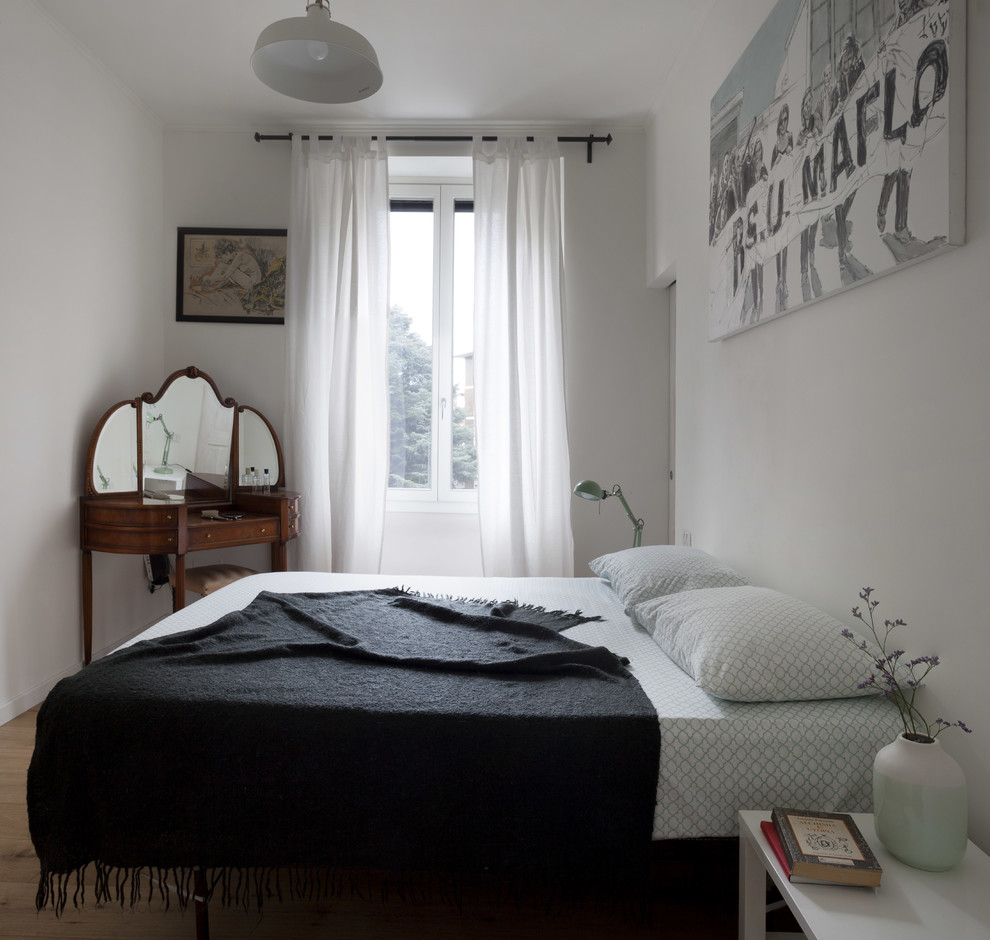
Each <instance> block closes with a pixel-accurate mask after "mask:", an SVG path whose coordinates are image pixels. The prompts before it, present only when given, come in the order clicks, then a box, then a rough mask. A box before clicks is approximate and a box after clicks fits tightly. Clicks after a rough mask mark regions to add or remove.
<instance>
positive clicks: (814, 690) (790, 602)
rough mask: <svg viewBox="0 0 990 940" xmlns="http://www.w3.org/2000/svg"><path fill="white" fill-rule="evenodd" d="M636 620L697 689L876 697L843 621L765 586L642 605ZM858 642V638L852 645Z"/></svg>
mask: <svg viewBox="0 0 990 940" xmlns="http://www.w3.org/2000/svg"><path fill="white" fill-rule="evenodd" d="M633 617H634V619H635V620H636V621H638V622H639V623H640V624H641V625H642V626H643V627H645V628H646V630H648V631H649V632H650V633H651V634H652V636H653V638H654V639H655V640H656V641H657V643H658V644H659V646H660V648H661V649H662V650H663V651H664V652H665V653H666V654H667V655H668V656H669V657H670V658H671V659H672V660H673V661H674V662H675V663H676V664H677V665H678V666H680V667H681V669H683V670H684V671H685V672H686V673H688V675H690V676H691V677H692V678H693V679H694V680H695V684H696V685H698V686H699V687H700V688H702V689H704V690H705V691H706V692H708V693H710V694H711V695H715V696H717V697H718V698H723V699H729V700H731V701H735V702H791V701H801V700H808V699H826V698H854V697H855V696H858V695H873V694H875V692H876V690H875V689H869V688H868V689H858V688H857V685H858V684H859V683H860V682H862V681H863V680H864V679H867V678H869V673H870V662H869V658H868V657H867V656H865V654H864V653H863V652H862V651H861V650H858V649H857V648H856V646H855V644H854V643H851V642H850V641H849V640H848V639H846V638H845V637H843V636H842V635H841V633H842V630H843V629H845V624H842V623H840V622H839V621H838V620H836V619H834V618H833V617H830V616H829V615H828V614H826V613H824V612H823V611H820V610H818V609H817V608H815V607H812V606H811V605H810V604H806V603H804V602H803V601H799V600H797V599H795V598H793V597H788V596H787V595H786V594H779V593H778V592H776V591H772V590H770V589H769V588H762V587H733V588H716V589H714V590H700V591H688V592H686V593H683V594H673V595H670V596H669V597H658V598H654V599H652V600H648V601H644V602H643V603H641V604H639V605H638V606H637V607H636V608H635V609H634V611H633ZM860 639H861V638H860V637H858V636H857V642H858V641H859V640H860Z"/></svg>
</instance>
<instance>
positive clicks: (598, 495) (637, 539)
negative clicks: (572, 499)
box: [574, 480, 644, 548]
mask: <svg viewBox="0 0 990 940" xmlns="http://www.w3.org/2000/svg"><path fill="white" fill-rule="evenodd" d="M574 495H575V496H580V497H581V499H593V500H595V501H596V502H597V501H598V500H602V499H608V498H609V496H618V497H619V502H620V503H622V508H623V509H624V510H625V511H626V515H627V516H628V517H629V520H630V521H631V522H632V524H633V529H634V531H633V548H639V546H640V545H641V544H642V541H643V525H644V523H643V520H642V519H637V518H636V517H635V516H634V515H633V514H632V510H631V509H630V508H629V503H627V502H626V498H625V496H623V495H622V487H621V486H619V484H618V483H616V484H615V486H613V487H612V491H611V492H609V491H608V490H603V489H602V488H601V487H600V486H599V485H598V484H597V483H596V482H595V481H594V480H582V481H581V482H580V483H578V485H577V486H575V487H574Z"/></svg>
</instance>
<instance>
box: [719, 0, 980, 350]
mask: <svg viewBox="0 0 990 940" xmlns="http://www.w3.org/2000/svg"><path fill="white" fill-rule="evenodd" d="M965 46H966V37H965V0H865V2H864V0H858V2H856V3H850V2H848V0H780V2H779V3H778V4H777V5H776V7H774V9H773V11H772V12H771V14H770V16H769V17H767V19H766V21H765V22H764V23H763V25H762V26H761V27H760V29H759V31H758V32H757V34H756V35H755V37H754V38H753V40H752V42H751V43H750V45H749V46H748V47H747V49H746V51H745V53H744V54H743V55H742V57H741V58H740V59H739V61H738V62H737V63H736V65H735V67H734V68H733V69H732V71H731V72H730V74H729V75H728V77H727V78H726V80H725V82H724V83H723V84H722V87H721V88H720V89H719V90H718V91H717V92H716V94H715V95H714V97H713V98H712V105H711V178H710V184H711V191H710V203H709V263H710V270H709V329H708V336H709V339H710V340H717V339H723V338H724V337H727V336H730V335H732V334H734V333H738V332H739V331H740V330H745V329H748V328H749V327H752V326H757V325H759V324H760V323H765V322H766V321H768V320H771V319H773V318H775V317H779V316H781V315H783V314H785V313H789V312H791V311H793V310H797V309H799V308H800V307H803V306H806V305H807V304H810V303H814V302H815V301H818V300H821V299H824V298H826V297H828V296H829V295H831V294H835V293H837V292H838V291H842V290H846V289H847V288H850V287H854V286H856V285H858V284H862V283H864V282H866V281H869V280H872V279H873V278H876V277H879V276H880V275H883V274H889V273H891V272H892V271H896V270H898V269H899V268H902V267H905V266H907V265H910V264H913V263H915V262H917V261H921V260H924V259H926V258H931V257H933V256H935V255H937V254H939V253H941V252H943V251H945V250H947V249H949V248H951V247H954V246H956V245H960V244H962V242H963V238H964V224H965V220H964V210H965V201H964V198H965V197H964V186H965V163H964V161H965V133H964V132H965Z"/></svg>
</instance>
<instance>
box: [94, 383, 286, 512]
mask: <svg viewBox="0 0 990 940" xmlns="http://www.w3.org/2000/svg"><path fill="white" fill-rule="evenodd" d="M251 467H254V468H256V469H257V473H258V475H259V477H260V475H261V474H263V473H264V470H265V469H267V470H268V471H269V474H270V481H271V483H270V485H271V486H272V487H279V486H282V485H283V484H284V482H285V480H284V473H283V465H282V451H281V447H280V446H279V442H278V437H277V435H276V434H275V431H274V429H273V428H272V426H271V424H270V423H269V421H268V419H267V418H266V417H265V416H264V415H263V414H262V413H261V412H260V411H258V410H257V409H256V408H252V407H250V406H249V405H238V404H237V402H235V401H234V399H232V398H226V399H225V398H223V397H222V396H221V394H220V391H219V389H218V388H217V386H216V383H214V381H213V379H211V378H210V376H208V375H207V374H206V373H205V372H201V371H200V370H199V369H197V368H196V367H195V366H189V367H188V368H186V369H183V370H181V371H179V372H174V373H173V374H172V375H170V376H169V377H168V378H167V379H166V380H165V382H164V384H163V385H162V387H161V389H159V391H158V393H157V394H152V393H151V392H145V393H144V394H143V395H142V396H141V397H140V398H138V399H135V400H133V401H125V402H120V403H119V404H116V405H114V406H113V407H112V408H111V409H110V410H109V411H107V412H106V414H105V415H104V416H103V418H102V419H101V420H100V423H99V424H98V425H97V426H96V430H95V431H94V432H93V437H92V440H91V442H90V448H89V459H88V461H87V466H86V494H87V495H89V496H100V495H117V494H121V493H134V494H141V495H144V496H147V497H149V498H158V499H163V500H166V499H170V500H180V499H181V500H183V501H186V502H227V501H229V500H230V499H232V497H233V494H234V492H235V491H236V489H237V488H238V487H239V486H245V487H248V488H250V487H251V481H249V480H245V479H244V475H245V472H246V471H247V469H248V468H251Z"/></svg>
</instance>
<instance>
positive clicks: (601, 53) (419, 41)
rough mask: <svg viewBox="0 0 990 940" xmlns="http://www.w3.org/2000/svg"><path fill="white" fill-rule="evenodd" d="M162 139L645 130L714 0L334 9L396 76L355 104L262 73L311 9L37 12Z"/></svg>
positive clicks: (428, 2)
mask: <svg viewBox="0 0 990 940" xmlns="http://www.w3.org/2000/svg"><path fill="white" fill-rule="evenodd" d="M34 3H35V4H36V5H37V6H38V7H39V8H41V9H42V10H43V11H45V12H46V13H47V14H49V16H50V17H51V18H52V19H53V20H54V21H55V22H56V24H58V25H60V26H61V27H62V28H63V29H64V30H65V31H66V32H67V33H68V34H69V35H70V36H71V37H73V38H74V39H75V40H76V41H78V43H79V44H81V45H82V46H83V47H84V48H85V49H86V50H88V52H89V53H91V54H92V55H93V56H95V57H96V58H97V59H98V60H100V62H101V63H102V64H103V65H104V66H105V67H106V68H107V69H109V71H110V72H111V73H112V74H113V75H114V76H115V77H116V78H117V79H118V80H119V81H120V82H121V83H122V84H123V85H124V86H126V87H127V88H128V89H129V90H130V91H131V92H132V93H133V94H134V95H136V96H137V97H138V98H139V99H140V100H141V102H142V103H143V104H144V106H145V107H146V108H147V109H148V110H149V111H150V112H151V113H152V114H154V115H155V116H156V118H157V119H158V120H159V121H160V122H161V123H162V124H163V125H164V126H166V127H249V126H250V127H255V128H257V129H262V130H266V129H278V128H286V127H291V126H300V125H302V126H306V125H309V126H314V127H323V126H327V125H337V126H348V127H349V126H358V127H360V126H374V125H378V126H386V127H401V126H404V125H409V126H413V125H416V126H419V127H424V126H429V127H432V128H443V127H445V126H461V127H469V126H470V127H481V126H496V127H497V126H502V127H507V126H540V125H542V126H548V127H566V126H572V127H573V126H575V125H579V126H580V127H582V128H585V129H587V130H589V131H593V132H594V133H602V134H604V133H608V132H610V131H615V130H621V129H623V128H632V127H637V128H638V127H642V126H643V125H644V124H645V122H646V120H647V119H648V116H649V113H650V110H651V109H652V107H653V106H654V104H655V103H656V101H657V100H658V99H659V97H660V93H661V91H662V90H663V87H664V84H665V82H666V81H667V80H668V79H669V78H670V76H671V70H672V68H673V67H674V66H676V65H677V62H678V59H679V56H680V55H681V54H682V50H683V49H684V48H686V47H688V46H689V45H690V40H691V39H693V38H694V37H695V36H696V35H697V33H698V32H699V31H700V29H701V26H702V24H703V22H704V20H705V19H706V17H707V15H708V13H709V11H710V9H711V7H712V5H713V3H714V0H331V3H330V11H331V14H332V16H333V18H334V19H335V20H337V21H339V22H341V23H343V24H344V25H346V26H350V27H351V28H353V29H356V30H358V31H359V32H361V33H363V34H364V36H365V37H366V38H367V39H368V40H369V41H370V42H371V44H372V45H373V46H374V47H375V51H376V52H377V53H378V58H379V61H380V63H381V66H382V71H383V72H384V75H385V80H384V84H383V86H382V88H381V90H380V91H378V92H377V93H376V94H375V95H373V96H372V97H370V98H368V99H366V100H365V101H361V102H356V103H354V104H345V105H325V104H312V103H309V102H303V101H296V100H294V99H291V98H286V97H283V96H282V95H279V94H277V93H276V92H274V91H272V90H271V89H269V88H267V87H266V86H265V85H263V84H262V83H261V82H260V81H259V80H258V79H257V78H256V77H255V75H254V73H253V72H252V71H251V66H250V57H251V53H252V52H253V51H254V44H255V42H256V41H257V38H258V34H259V33H260V32H261V31H262V29H264V28H265V27H266V26H268V25H269V24H270V23H272V22H273V21H275V20H280V19H285V18H287V17H295V16H304V15H305V9H306V0H34Z"/></svg>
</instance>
